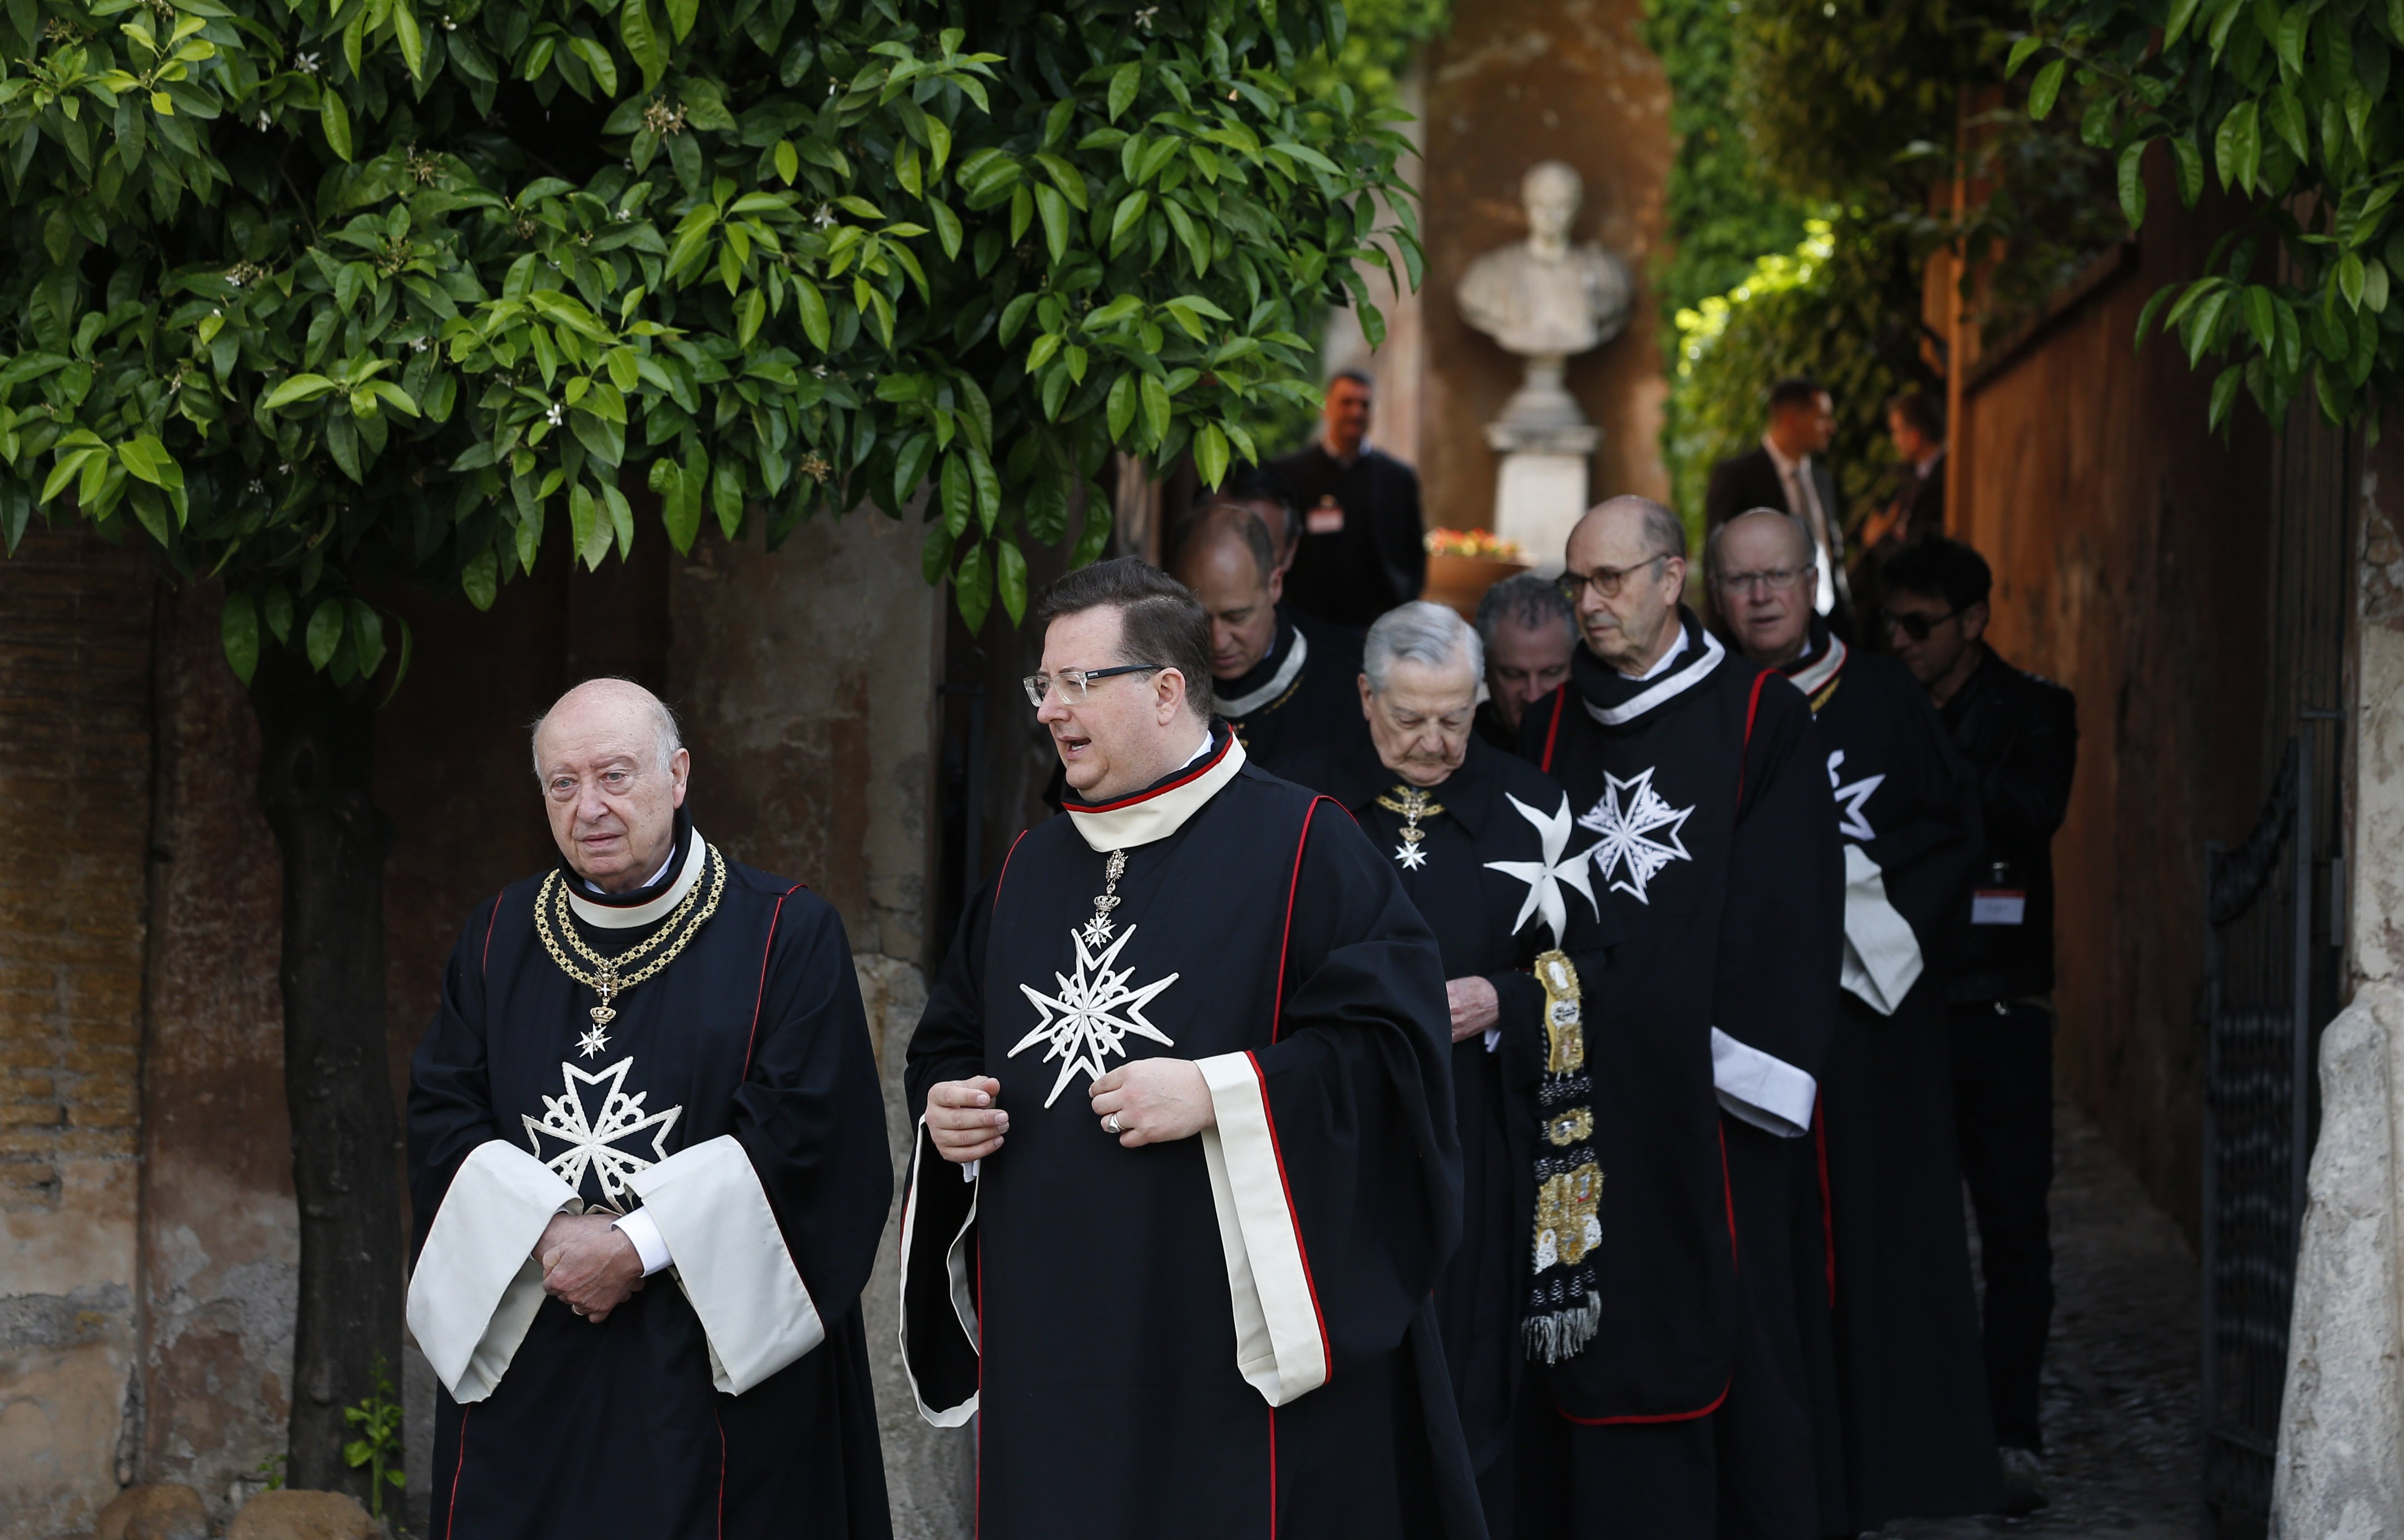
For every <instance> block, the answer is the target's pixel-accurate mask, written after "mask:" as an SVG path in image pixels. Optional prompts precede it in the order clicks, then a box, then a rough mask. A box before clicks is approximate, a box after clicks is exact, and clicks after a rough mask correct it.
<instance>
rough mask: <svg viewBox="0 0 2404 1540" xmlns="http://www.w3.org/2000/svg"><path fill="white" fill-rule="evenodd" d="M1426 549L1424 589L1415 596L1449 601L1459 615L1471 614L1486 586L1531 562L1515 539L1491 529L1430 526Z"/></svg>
mask: <svg viewBox="0 0 2404 1540" xmlns="http://www.w3.org/2000/svg"><path fill="white" fill-rule="evenodd" d="M1427 553H1428V565H1427V590H1426V591H1425V592H1423V593H1421V594H1420V595H1419V597H1420V598H1422V599H1429V600H1433V601H1434V602H1435V603H1436V604H1448V605H1450V606H1451V607H1452V608H1454V609H1456V610H1458V611H1460V612H1461V618H1463V619H1473V618H1475V616H1476V614H1477V602H1478V601H1479V600H1480V599H1483V598H1484V597H1486V590H1488V589H1490V588H1492V587H1493V586H1494V585H1495V584H1497V583H1499V582H1501V581H1502V579H1504V578H1505V577H1509V576H1512V575H1513V574H1515V573H1522V572H1526V571H1527V570H1528V569H1529V567H1530V566H1531V565H1533V563H1532V562H1530V561H1529V560H1528V553H1527V552H1526V551H1525V550H1523V549H1522V548H1520V546H1519V543H1518V542H1517V541H1516V540H1504V539H1501V538H1499V537H1498V536H1497V535H1496V534H1494V532H1493V531H1491V530H1430V531H1428V533H1427Z"/></svg>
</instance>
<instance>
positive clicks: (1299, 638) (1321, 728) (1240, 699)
mask: <svg viewBox="0 0 2404 1540" xmlns="http://www.w3.org/2000/svg"><path fill="white" fill-rule="evenodd" d="M1360 680H1361V633H1360V632H1359V631H1352V630H1349V629H1347V628H1346V627H1343V626H1332V625H1329V624H1327V623H1326V622H1324V621H1321V620H1314V619H1311V618H1310V617H1307V616H1298V615H1296V614H1294V613H1293V608H1292V607H1291V606H1289V605H1285V604H1279V606H1278V623H1277V640H1276V641H1275V642H1274V643H1272V644H1270V646H1269V650H1268V654H1267V656H1265V657H1264V658H1263V659H1261V660H1260V661H1259V662H1258V663H1255V664H1253V665H1252V668H1251V672H1250V673H1246V674H1245V675H1244V676H1243V677H1242V678H1240V679H1219V680H1213V681H1212V682H1211V686H1212V689H1213V691H1214V692H1215V693H1216V695H1217V697H1218V701H1217V703H1218V710H1219V715H1220V716H1221V717H1222V718H1223V720H1225V721H1226V722H1227V723H1228V724H1229V725H1230V726H1232V727H1233V728H1235V730H1236V736H1237V738H1238V739H1240V740H1242V742H1243V745H1244V752H1245V754H1246V755H1248V756H1250V757H1251V761H1252V763H1253V764H1254V765H1256V766H1258V767H1259V768H1260V769H1262V770H1266V771H1268V772H1269V773H1270V774H1272V775H1276V776H1280V777H1282V778H1284V779H1286V780H1289V781H1292V782H1293V783H1294V784H1297V785H1304V786H1307V787H1309V788H1310V789H1311V790H1313V791H1317V792H1326V791H1328V789H1329V788H1328V785H1327V784H1326V783H1329V782H1331V781H1333V780H1335V779H1336V778H1337V776H1338V774H1339V770H1338V769H1337V767H1341V766H1349V765H1353V764H1356V763H1359V762H1361V761H1363V760H1365V762H1366V763H1368V764H1371V765H1375V764H1376V763H1377V756H1376V752H1375V751H1374V750H1373V749H1371V747H1370V746H1369V722H1368V718H1366V717H1364V716H1363V715H1361V684H1360Z"/></svg>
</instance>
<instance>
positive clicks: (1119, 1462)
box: [901, 558, 1485, 1540]
mask: <svg viewBox="0 0 2404 1540" xmlns="http://www.w3.org/2000/svg"><path fill="white" fill-rule="evenodd" d="M1038 623H1039V624H1041V625H1042V626H1043V627H1044V628H1045V629H1044V645H1043V671H1042V673H1038V674H1035V675H1032V676H1030V677H1029V678H1028V680H1027V693H1028V696H1029V697H1030V699H1032V700H1033V701H1037V702H1038V707H1037V717H1038V720H1040V721H1041V723H1042V724H1043V725H1044V726H1045V727H1046V728H1048V729H1049V730H1050V732H1051V734H1052V738H1053V742H1054V744H1055V747H1056V748H1057V750H1058V752H1059V755H1060V758H1061V762H1062V764H1063V766H1064V767H1065V770H1066V773H1067V777H1068V784H1069V798H1068V801H1067V814H1066V816H1064V817H1060V818H1055V819H1053V820H1051V821H1050V822H1047V823H1043V824H1039V825H1036V826H1035V827H1033V828H1031V829H1029V830H1027V833H1026V834H1024V835H1023V836H1021V837H1020V838H1019V839H1018V841H1017V843H1016V844H1015V845H1014V846H1013V849H1012V852H1011V854H1010V856H1009V858H1008V860H1007V862H1006V863H1005V864H1004V866H1003V868H1002V871H1001V873H1000V875H999V877H998V878H997V879H996V880H995V882H994V884H993V886H991V887H989V888H987V889H986V890H985V892H984V893H983V894H981V895H979V896H978V898H977V900H976V901H975V903H974V904H973V905H972V906H971V909H970V911H969V913H968V914H967V916H965V917H964V919H963V920H962V922H961V926H960V930H959V933H958V935H957V938H956V939H955V940H954V942H953V944H952V950H951V953H950V956H949V958H948V960H947V961H946V963H945V964H944V967H943V974H942V976H941V978H939V979H938V980H937V982H936V985H935V988H934V991H933V992H932V993H931V995H930V997H929V1000H928V1004H927V1012H926V1015H925V1016H924V1017H923V1018H922V1019H921V1020H920V1022H919V1026H918V1031H917V1034H916V1035H915V1037H914V1038H913V1040H912V1042H911V1045H910V1060H909V1070H908V1086H909V1089H910V1095H911V1099H912V1101H913V1103H915V1104H916V1105H917V1106H918V1107H919V1108H920V1114H919V1117H920V1122H919V1129H918V1133H917V1137H916V1141H915V1149H914V1153H913V1156H912V1162H911V1172H910V1177H909V1187H908V1192H907V1196H906V1198H905V1200H904V1207H903V1211H902V1226H901V1252H902V1291H901V1346H902V1356H903V1361H904V1363H905V1365H906V1367H907V1368H908V1370H909V1374H910V1379H911V1383H912V1386H913V1388H914V1392H915V1396H916V1399H917V1401H918V1405H919V1410H920V1412H921V1414H922V1415H924V1416H925V1417H927V1418H928V1419H929V1421H930V1422H934V1423H936V1424H937V1425H939V1426H956V1425H958V1424H960V1423H962V1422H967V1421H968V1420H969V1419H970V1418H971V1416H974V1417H976V1419H977V1422H978V1443H977V1460H978V1465H977V1487H976V1492H977V1496H976V1502H977V1532H978V1533H979V1534H980V1535H982V1536H984V1537H985V1540H1055V1537H1058V1536H1063V1535H1074V1536H1078V1537H1080V1540H1114V1537H1119V1536H1125V1537H1128V1540H1134V1537H1137V1536H1142V1537H1144V1540H1180V1537H1184V1536H1192V1537H1194V1540H1206V1537H1207V1540H1220V1537H1223V1536H1230V1535H1259V1536H1267V1535H1271V1534H1275V1535H1279V1536H1285V1537H1290V1540H1308V1537H1312V1536H1331V1537H1332V1536H1339V1535H1342V1536H1350V1535H1361V1534H1375V1535H1380V1536H1388V1535H1393V1536H1432V1537H1433V1536H1445V1537H1451V1536H1461V1535H1468V1536H1475V1535H1478V1534H1482V1533H1484V1529H1485V1526H1484V1523H1483V1521H1482V1519H1481V1516H1480V1514H1479V1512H1478V1506H1477V1494H1476V1489H1475V1478H1474V1477H1473V1476H1472V1475H1471V1473H1470V1470H1469V1464H1468V1460H1467V1457H1466V1453H1465V1451H1464V1450H1463V1449H1462V1446H1461V1427H1460V1422H1459V1420H1458V1418H1457V1417H1456V1416H1455V1414H1454V1411H1453V1404H1452V1394H1451V1388H1450V1385H1449V1384H1448V1382H1447V1379H1446V1373H1445V1365H1444V1350H1443V1347H1442V1344H1441V1342H1440V1340H1439V1339H1438V1334H1437V1328H1436V1324H1435V1314H1434V1309H1433V1304H1432V1302H1431V1300H1430V1297H1429V1296H1430V1291H1431V1290H1432V1288H1433V1285H1434V1283H1435V1280H1436V1277H1437V1275H1438V1273H1439V1272H1440V1271H1441V1269H1442V1268H1443V1265H1444V1262H1445V1259H1446V1258H1447V1256H1449V1255H1450V1253H1451V1250H1452V1247H1453V1244H1454V1242H1455V1241H1456V1240H1457V1239H1458V1236H1459V1233H1460V1223H1461V1152H1460V1145H1459V1142H1458V1140H1457V1138H1456V1136H1455V1134H1454V1131H1453V1125H1452V1118H1451V1117H1450V1103H1451V1097H1452V1087H1451V1083H1450V1076H1449V1074H1448V1073H1447V1068H1448V1066H1447V1060H1448V1058H1449V1042H1450V1034H1449V1032H1448V1030H1447V1008H1446V997H1445V989H1444V976H1443V971H1442V966H1441V962H1440V958H1439V955H1438V952H1437V950H1436V946H1435V942H1434V938H1433V936H1430V935H1429V934H1428V929H1427V926H1426V923H1424V922H1423V921H1421V920H1420V918H1419V913H1418V911H1417V910H1415V909H1413V908H1412V907H1411V903H1410V900H1409V899H1408V898H1407V897H1405V895H1404V894H1403V891H1402V888H1401V886H1400V885H1399V884H1398V883H1397V882H1396V881H1395V880H1394V876H1393V872H1392V870H1391V867H1390V865H1389V863H1388V862H1387V861H1386V859H1385V857H1384V856H1383V855H1381V854H1380V853H1378V851H1377V848H1376V847H1375V846H1373V845H1371V844H1370V843H1369V841H1368V840H1367V839H1365V838H1363V835H1362V833H1361V831H1360V830H1359V828H1358V827H1356V826H1355V825H1353V822H1352V820H1351V819H1349V817H1347V816H1345V814H1344V811H1343V809H1341V808H1340V807H1337V806H1335V805H1333V804H1331V803H1330V802H1328V800H1327V799H1326V798H1320V797H1315V796H1313V795H1312V794H1311V793H1309V792H1307V791H1305V790H1303V789H1302V788H1300V787H1298V786H1294V785H1292V784H1288V783H1285V782H1282V781H1279V780H1278V779H1276V778H1275V777H1273V776H1270V775H1268V774H1266V773H1265V772H1264V771H1262V770H1260V769H1259V768H1258V767H1256V766H1253V765H1251V764H1250V763H1249V762H1248V759H1247V756H1246V755H1245V752H1244V748H1243V745H1242V744H1241V743H1240V742H1237V740H1236V739H1235V738H1234V736H1233V735H1232V734H1230V733H1229V732H1228V731H1227V730H1226V728H1224V727H1223V726H1219V725H1215V724H1213V723H1212V721H1211V719H1210V715H1209V707H1208V706H1207V704H1205V703H1204V698H1202V697H1201V696H1200V695H1199V694H1198V693H1195V686H1196V685H1198V684H1199V683H1200V681H1201V680H1202V679H1203V678H1205V677H1206V676H1207V675H1208V673H1209V621H1208V619H1207V617H1205V616H1204V615H1203V613H1202V610H1201V606H1199V605H1198V604H1195V602H1194V599H1193V596H1192V595H1191V594H1189V593H1187V592H1186V591H1185V590H1183V589H1182V588H1180V587H1179V586H1178V585H1177V584H1176V583H1174V582H1173V581H1171V580H1170V579H1169V578H1168V577H1167V576H1164V575H1163V574H1161V573H1159V572H1157V571H1155V570H1154V569H1153V568H1151V567H1149V566H1146V565H1145V564H1143V563H1142V562H1139V561H1136V560H1134V559H1132V558H1122V559H1120V560H1118V561H1114V562H1101V563H1099V564H1097V565H1095V566H1091V567H1085V568H1082V569H1080V570H1078V571H1076V572H1073V573H1070V574H1069V575H1068V576H1065V577H1062V578H1061V579H1060V580H1059V581H1057V582H1056V583H1055V584H1054V585H1053V586H1052V588H1051V590H1049V592H1048V593H1047V594H1046V595H1045V598H1044V600H1043V603H1042V604H1041V606H1040V607H1039V610H1038ZM1354 709H1355V711H1356V712H1357V710H1358V707H1357V706H1356V707H1355V708H1354Z"/></svg>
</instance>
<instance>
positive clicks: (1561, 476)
mask: <svg viewBox="0 0 2404 1540" xmlns="http://www.w3.org/2000/svg"><path fill="white" fill-rule="evenodd" d="M1592 452H1593V451H1592V450H1591V448H1589V449H1586V450H1582V451H1576V452H1573V453H1558V452H1546V451H1540V450H1512V451H1506V452H1505V453H1504V454H1503V456H1502V466H1501V467H1500V468H1499V469H1498V470H1497V471H1496V472H1495V475H1494V533H1495V534H1498V535H1500V536H1502V538H1503V539H1505V540H1516V541H1517V542H1518V543H1519V548H1521V549H1522V550H1525V551H1526V552H1527V553H1528V560H1529V561H1530V562H1532V563H1534V565H1535V570H1537V571H1538V572H1542V573H1547V574H1549V573H1557V572H1558V571H1560V570H1561V548H1563V547H1564V546H1566V545H1567V544H1568V543H1569V537H1570V530H1571V529H1572V527H1573V526H1574V525H1575V524H1576V523H1577V521H1578V520H1579V519H1580V518H1582V517H1583V516H1584V515H1585V513H1586V506H1587V503H1586V466H1587V463H1588V459H1589V457H1590V455H1591V454H1592Z"/></svg>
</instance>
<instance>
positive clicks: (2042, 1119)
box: [1880, 537, 2078, 1512]
mask: <svg viewBox="0 0 2404 1540" xmlns="http://www.w3.org/2000/svg"><path fill="white" fill-rule="evenodd" d="M1881 577H1882V580H1883V582H1884V584H1885V588H1886V608H1885V610H1884V612H1883V614H1882V615H1881V616H1880V625H1881V629H1882V630H1883V631H1885V634H1886V641H1887V645H1888V646H1889V647H1891V648H1892V649H1894V655H1895V657H1896V658H1897V659H1900V660H1901V661H1902V663H1903V666H1904V667H1905V668H1907V669H1909V670H1910V671H1911V673H1912V676H1913V677H1914V678H1916V679H1918V680H1919V681H1920V683H1921V684H1922V687H1925V688H1926V689H1927V691H1928V697H1929V699H1930V700H1931V701H1935V702H1936V710H1937V715H1939V716H1940V717H1941V718H1942V719H1943V720H1944V723H1945V728H1946V730H1947V732H1949V733H1950V735H1951V736H1952V739H1953V742H1954V744H1955V746H1956V747H1958V748H1959V749H1960V750H1961V751H1962V756H1963V757H1964V758H1965V759H1967V760H1968V761H1969V762H1970V766H1971V769H1972V770H1973V771H1974V772H1975V773H1976V775H1977V777H1978V807H1979V813H1980V817H1981V819H1982V821H1983V823H1984V825H1985V829H1986V835H1985V839H1986V847H1985V850H1984V851H1983V853H1981V855H1980V858H1979V863H1978V885H1977V887H1976V888H1975V889H1974V890H1973V891H1972V893H1971V895H1970V896H1969V898H1968V899H1967V900H1966V902H1964V904H1962V905H1961V906H1959V907H1957V908H1956V909H1955V911H1954V918H1953V921H1952V923H1951V925H1950V931H1951V935H1950V938H1949V940H1950V944H1949V947H1948V954H1949V956H1950V960H1951V962H1952V964H1953V967H1954V974H1953V979H1952V983H1951V985H1950V988H1949V990H1948V992H1947V998H1948V1001H1949V1002H1950V1004H1949V1006H1948V1014H1949V1016H1950V1019H1951V1022H1952V1050H1953V1087H1954V1109H1955V1110H1954V1117H1955V1121H1956V1124H1957V1127H1958V1131H1959V1135H1960V1139H1961V1145H1962V1173H1963V1175H1964V1177H1965V1178H1967V1180H1968V1182H1969V1185H1970V1201H1971V1206H1972V1208H1973V1209H1974V1210H1975V1211H1976V1212H1977V1214H1978V1240H1979V1256H1980V1259H1981V1262H1982V1265H1983V1267H1984V1269H1985V1272H1986V1281H1987V1295H1986V1325H1985V1331H1986V1353H1987V1394H1988V1396H1989V1398H1990V1399H1991V1401H1992V1405H1993V1408H1994V1416H1995V1436H1996V1439H1997V1441H1998V1442H1999V1443H2000V1444H2001V1446H2002V1448H2003V1455H2004V1475H2005V1483H2006V1491H2005V1499H2006V1511H2007V1512H2027V1511H2028V1510H2030V1509H2032V1508H2034V1507H2038V1506H2042V1505H2043V1504H2044V1502H2045V1491H2044V1486H2043V1483H2042V1476H2043V1470H2042V1466H2041V1464H2040V1463H2039V1458H2038V1457H2039V1451H2040V1450H2042V1449H2043V1447H2044V1445H2043V1443H2042V1440H2041V1438H2040V1436H2039V1430H2038V1426H2037V1372H2038V1367H2039V1366H2040V1364H2041V1362H2042V1360H2043V1358H2044V1355H2045V1339H2046V1332H2047V1329H2048V1325H2050V1323H2051V1321H2052V1318H2053V1248H2052V1243H2051V1242H2050V1240H2049V1239H2048V1234H2049V1232H2048V1223H2049V1222H2048V1214H2047V1192H2048V1188H2050V1187H2051V1186H2052V1185H2053V836H2054V832H2055V831H2056V830H2058V829H2060V828H2061V827H2062V820H2063V818H2064V817H2066V816H2067V815H2068V813H2069V811H2070V784H2071V777H2072V774H2073V772H2074V771H2075V770H2076V768H2077V762H2078V718H2077V707H2076V701H2073V700H2072V698H2071V694H2070V692H2069V691H2068V690H2066V689H2063V688H2062V687H2061V686H2059V685H2056V684H2053V683H2051V682H2050V681H2048V680H2045V679H2040V678H2038V677H2037V676H2036V675H2035V674H2033V673H2024V672H2022V671H2021V670H2020V669H2016V668H2014V667H2012V666H2011V664H2009V663H2007V662H2006V661H2005V660H2004V659H2002V658H2001V657H2000V656H1998V655H1997V654H1996V652H1995V650H1994V648H1992V647H1991V646H1989V645H1987V643H1986V640H1985V635H1986V630H1987V598H1988V594H1989V591H1990V590H1991V589H1992V583H1993V578H1992V574H1991V573H1990V572H1989V571H1988V568H1987V562H1986V560H1985V558H1983V557H1981V556H1980V555H1979V554H1978V552H1977V551H1975V550H1972V549H1971V548H1969V547H1967V546H1965V545H1963V544H1962V543H1961V542H1959V541H1956V540H1949V539H1944V538H1941V537H1940V538H1936V539H1932V540H1926V541H1922V542H1920V543H1918V544H1915V545H1911V546H1907V547H1906V548H1903V549H1902V550H1900V551H1897V552H1896V553H1895V554H1894V557H1892V558H1891V559H1890V560H1889V561H1888V562H1887V563H1886V565H1885V567H1884V568H1883V569H1881Z"/></svg>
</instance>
